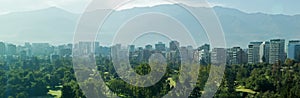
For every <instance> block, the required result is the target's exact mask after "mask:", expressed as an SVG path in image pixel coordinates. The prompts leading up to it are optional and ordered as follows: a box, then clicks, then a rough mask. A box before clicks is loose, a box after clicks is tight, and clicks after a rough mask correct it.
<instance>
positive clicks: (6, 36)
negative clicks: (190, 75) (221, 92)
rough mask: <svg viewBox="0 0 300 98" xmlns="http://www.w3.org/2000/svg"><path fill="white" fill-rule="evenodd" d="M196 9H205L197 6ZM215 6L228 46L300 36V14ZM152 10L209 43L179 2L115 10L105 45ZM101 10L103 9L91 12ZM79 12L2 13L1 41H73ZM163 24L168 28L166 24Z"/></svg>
mask: <svg viewBox="0 0 300 98" xmlns="http://www.w3.org/2000/svg"><path fill="white" fill-rule="evenodd" d="M197 9H203V8H201V7H197ZM213 9H214V10H215V13H216V15H217V16H218V18H219V21H220V23H221V26H222V28H223V30H224V33H225V38H226V42H227V46H228V47H233V46H241V47H246V46H247V44H248V43H249V42H250V41H266V40H269V39H272V38H283V39H288V40H289V39H300V29H299V28H300V15H293V16H291V15H282V14H276V15H273V14H272V15H271V14H264V13H245V12H242V11H239V10H237V9H233V8H225V7H218V6H217V7H214V8H213ZM149 11H150V12H151V11H155V12H161V13H166V14H170V16H172V17H174V18H175V19H178V20H179V22H181V23H182V24H184V25H185V26H186V27H188V29H189V30H190V31H191V32H192V33H199V32H202V33H201V34H200V36H204V37H203V38H202V37H201V38H199V39H198V40H199V42H203V44H204V43H206V42H207V37H205V33H203V32H204V31H203V30H202V29H201V28H199V24H198V25H197V24H196V23H197V22H195V19H194V18H193V17H192V16H191V15H190V14H188V12H187V11H185V10H183V9H182V8H181V7H179V6H176V5H158V6H154V7H143V8H132V9H126V10H120V11H113V13H112V15H111V16H110V17H109V18H108V19H107V22H106V23H105V26H103V30H104V31H103V32H106V33H105V34H103V36H101V37H100V39H101V40H103V43H104V44H108V43H109V42H110V40H109V38H110V37H112V36H113V33H111V32H116V31H117V29H118V27H119V26H121V25H122V24H123V23H124V22H126V21H127V20H128V18H131V17H134V16H135V15H137V14H141V13H145V12H149ZM99 12H101V10H97V11H93V12H89V13H91V14H92V13H99ZM124 14H125V15H124ZM80 15H81V14H75V13H71V12H68V11H65V10H63V9H60V8H56V7H51V8H47V9H41V10H36V11H27V12H15V13H9V14H5V15H0V27H1V28H0V41H8V42H13V43H22V42H49V43H53V44H59V43H70V42H72V39H73V35H74V31H75V29H76V26H77V23H78V21H79V19H80ZM155 21H159V20H155ZM163 27H164V28H169V27H168V26H165V25H164V26H163ZM86 28H87V31H88V28H89V24H86ZM170 29H172V28H170ZM101 40H100V41H101ZM201 44H202V43H201Z"/></svg>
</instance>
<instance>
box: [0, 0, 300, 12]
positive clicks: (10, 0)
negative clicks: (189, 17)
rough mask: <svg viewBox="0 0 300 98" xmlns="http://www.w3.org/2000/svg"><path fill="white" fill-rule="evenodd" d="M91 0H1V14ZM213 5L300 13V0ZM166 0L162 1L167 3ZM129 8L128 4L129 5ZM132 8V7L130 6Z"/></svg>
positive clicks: (153, 1)
mask: <svg viewBox="0 0 300 98" xmlns="http://www.w3.org/2000/svg"><path fill="white" fill-rule="evenodd" d="M90 1H91V0H0V14H6V13H10V12H20V11H30V10H37V9H43V8H47V7H51V6H56V7H59V8H63V9H65V10H68V11H71V12H76V13H80V12H82V11H83V10H84V8H85V7H86V6H87V5H88V3H89V2H90ZM159 1H162V0H138V2H136V4H133V5H130V6H131V7H133V6H153V5H157V4H160V3H158V2H159ZM178 1H180V0H178ZM190 1H197V0H190ZM207 1H208V2H210V3H211V4H212V5H213V6H215V5H217V6H225V7H230V8H236V9H239V10H242V11H245V12H248V13H253V12H263V13H269V14H270V13H271V14H288V15H294V14H300V10H299V9H300V6H299V4H300V0H207ZM165 3H166V2H164V3H162V4H165ZM127 8H128V6H127ZM129 8H130V7H129Z"/></svg>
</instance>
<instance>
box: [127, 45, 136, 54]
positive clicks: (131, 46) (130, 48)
mask: <svg viewBox="0 0 300 98" xmlns="http://www.w3.org/2000/svg"><path fill="white" fill-rule="evenodd" d="M128 48H129V52H130V53H133V52H134V51H135V45H129V46H128Z"/></svg>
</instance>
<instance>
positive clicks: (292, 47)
mask: <svg viewBox="0 0 300 98" xmlns="http://www.w3.org/2000/svg"><path fill="white" fill-rule="evenodd" d="M298 45H300V40H291V41H289V43H288V51H287V52H288V53H287V56H288V58H290V59H292V60H297V57H298V56H299V55H296V54H297V52H300V51H297V50H299V49H297V47H296V46H298Z"/></svg>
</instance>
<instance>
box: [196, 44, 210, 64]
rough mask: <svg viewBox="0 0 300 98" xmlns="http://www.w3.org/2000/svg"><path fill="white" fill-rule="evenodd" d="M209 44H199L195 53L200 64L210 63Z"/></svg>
mask: <svg viewBox="0 0 300 98" xmlns="http://www.w3.org/2000/svg"><path fill="white" fill-rule="evenodd" d="M209 51H210V45H209V44H204V45H202V46H200V47H199V48H198V49H197V51H196V53H195V55H196V56H198V60H199V62H200V64H201V65H208V64H210V53H209Z"/></svg>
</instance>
